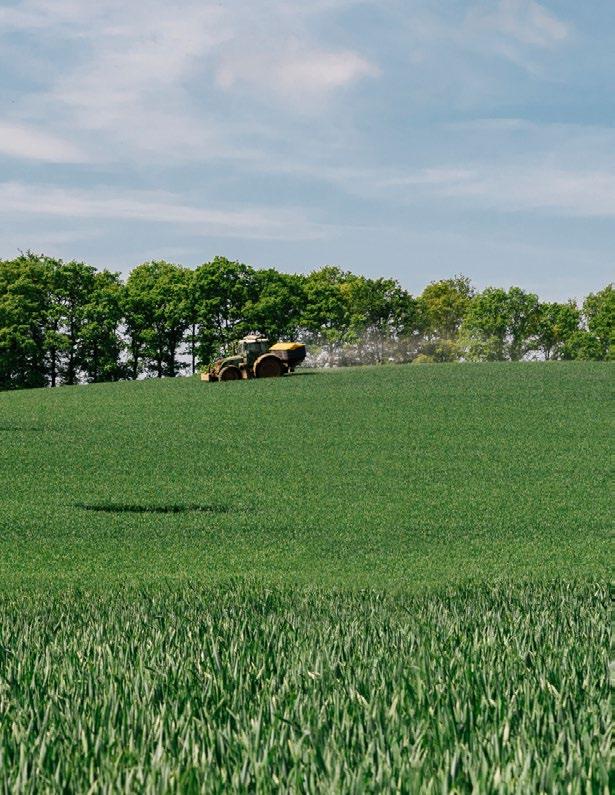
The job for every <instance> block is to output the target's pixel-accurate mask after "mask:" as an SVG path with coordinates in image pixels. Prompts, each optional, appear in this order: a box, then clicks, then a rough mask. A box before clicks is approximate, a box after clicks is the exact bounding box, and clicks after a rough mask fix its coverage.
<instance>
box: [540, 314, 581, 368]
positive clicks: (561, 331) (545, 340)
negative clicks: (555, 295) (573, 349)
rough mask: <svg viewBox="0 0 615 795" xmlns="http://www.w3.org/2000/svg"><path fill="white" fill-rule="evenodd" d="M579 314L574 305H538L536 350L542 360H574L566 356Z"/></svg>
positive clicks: (576, 328)
mask: <svg viewBox="0 0 615 795" xmlns="http://www.w3.org/2000/svg"><path fill="white" fill-rule="evenodd" d="M580 320H581V313H580V312H579V309H578V308H577V306H576V304H575V303H574V302H572V301H569V302H568V303H565V304H558V303H544V304H539V305H538V319H537V324H536V348H537V350H539V351H540V352H541V353H542V355H543V356H544V358H545V359H546V360H547V361H548V360H549V359H561V358H564V357H565V358H575V357H571V356H566V351H567V350H568V345H569V342H570V340H571V338H572V337H573V335H574V334H575V333H576V332H578V330H579V323H580Z"/></svg>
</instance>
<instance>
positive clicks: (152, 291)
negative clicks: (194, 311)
mask: <svg viewBox="0 0 615 795" xmlns="http://www.w3.org/2000/svg"><path fill="white" fill-rule="evenodd" d="M192 282H193V279H192V274H190V272H189V271H187V270H186V269H185V268H182V267H180V266H179V265H173V264H171V263H169V262H163V261H158V262H145V263H143V265H138V266H137V267H136V268H134V269H133V270H132V271H131V273H130V276H129V277H128V280H127V282H126V291H125V296H124V311H125V317H126V325H127V327H128V333H129V339H130V342H129V345H130V349H131V352H132V366H133V372H135V373H137V372H138V369H139V360H142V361H143V363H144V365H145V367H147V368H148V369H150V370H152V371H153V372H154V373H155V374H156V375H157V376H158V378H162V376H163V375H168V376H171V377H173V376H175V375H176V374H177V372H178V370H179V369H180V367H179V365H178V361H177V354H178V351H179V348H180V345H181V344H182V342H183V338H184V333H185V332H186V330H187V328H188V326H189V324H190V299H189V295H190V288H191V286H192Z"/></svg>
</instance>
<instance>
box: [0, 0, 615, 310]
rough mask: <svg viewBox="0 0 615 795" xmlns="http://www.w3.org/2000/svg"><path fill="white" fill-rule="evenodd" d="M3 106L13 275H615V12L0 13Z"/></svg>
mask: <svg viewBox="0 0 615 795" xmlns="http://www.w3.org/2000/svg"><path fill="white" fill-rule="evenodd" d="M0 100H1V106H0V107H1V108H2V110H1V112H0V256H1V257H11V256H13V255H14V254H15V253H16V252H17V251H18V250H19V249H27V248H30V249H33V250H35V251H43V252H45V253H48V254H52V255H56V256H61V257H64V258H68V259H70V258H76V259H82V260H86V261H88V262H91V263H93V264H95V265H98V266H108V267H110V268H112V269H114V270H120V271H123V272H126V271H127V270H128V269H129V268H130V267H132V266H134V265H136V264H138V263H139V262H142V261H145V260H148V259H155V258H165V259H169V260H172V261H176V262H181V263H183V264H185V265H196V264H198V263H200V262H203V261H205V260H208V259H210V258H211V257H213V256H214V255H216V254H223V255H225V256H227V257H229V258H232V259H240V260H243V261H244V262H247V263H249V264H252V265H255V266H259V267H260V266H263V267H264V266H276V267H278V268H280V269H282V270H286V271H301V272H306V271H309V270H311V269H312V268H314V267H317V266H320V265H323V264H337V265H339V266H340V267H342V268H348V269H351V270H353V271H355V272H357V273H364V274H366V275H371V276H379V275H386V276H394V277H396V278H397V279H399V280H400V282H401V283H402V284H403V285H404V286H405V287H407V288H408V289H410V290H411V291H413V292H418V291H420V290H421V289H422V287H423V286H424V285H425V284H426V283H427V282H429V281H431V280H433V279H437V278H441V277H446V276H451V275H453V274H455V273H464V274H467V275H468V276H470V277H471V278H472V279H473V281H474V282H475V283H476V284H477V285H478V286H480V287H482V286H485V285H487V284H497V285H501V286H505V287H506V286H509V285H510V284H519V285H521V286H523V287H526V288H528V289H532V290H534V291H536V292H538V293H539V294H540V295H541V296H542V297H544V298H553V299H561V298H566V297H575V296H577V297H581V296H582V295H583V294H585V293H587V292H588V291H590V290H595V289H598V288H600V287H601V286H603V285H604V284H605V283H606V282H608V281H611V280H612V278H613V273H614V272H615V267H614V266H615V247H614V243H615V130H614V127H613V121H614V116H615V2H614V0H591V2H586V3H582V2H578V0H561V1H558V0H544V2H537V1H536V0H490V1H489V2H487V1H486V0H466V2H462V1H461V0H431V2H427V0H405V2H402V1H401V0H373V1H372V0H311V1H310V2H305V1H304V2H298V1H295V0H263V1H262V2H257V1H256V0H252V2H247V0H220V2H208V0H177V1H176V2H173V3H169V2H165V1H164V0H140V2H138V3H137V2H134V3H127V2H126V0H122V1H121V2H120V0H98V2H96V3H94V2H84V1H83V0H19V1H18V2H0Z"/></svg>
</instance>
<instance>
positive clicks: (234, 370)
mask: <svg viewBox="0 0 615 795" xmlns="http://www.w3.org/2000/svg"><path fill="white" fill-rule="evenodd" d="M218 378H219V379H220V381H237V380H241V370H240V369H239V367H235V365H234V364H227V365H226V367H223V368H222V369H221V370H220V375H219V376H218Z"/></svg>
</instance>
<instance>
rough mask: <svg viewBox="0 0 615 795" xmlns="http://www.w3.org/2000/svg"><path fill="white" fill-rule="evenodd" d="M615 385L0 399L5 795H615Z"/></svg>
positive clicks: (171, 386) (442, 374) (69, 390)
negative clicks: (614, 697) (613, 486)
mask: <svg viewBox="0 0 615 795" xmlns="http://www.w3.org/2000/svg"><path fill="white" fill-rule="evenodd" d="M614 373H615V371H614V370H613V366H612V365H609V364H600V363H596V364H592V363H580V362H579V363H577V362H571V363H553V364H550V363H527V364H516V365H515V364H494V365H489V364H480V365H433V366H430V365H424V366H414V365H412V366H400V367H381V368H357V369H348V370H340V371H330V372H318V373H315V372H314V373H312V372H309V371H305V372H304V373H303V374H301V375H299V373H297V374H296V375H295V376H293V377H291V378H287V379H280V380H278V379H273V380H265V381H250V382H239V383H233V382H229V383H225V384H203V383H201V382H199V381H197V380H195V379H176V380H163V381H157V382H155V381H145V382H132V383H121V384H112V385H94V386H87V387H65V388H61V389H57V390H30V391H27V392H25V391H24V392H19V393H3V394H0V487H1V491H0V494H1V510H0V792H7V793H9V792H10V793H13V792H46V791H49V792H67V791H68V792H92V793H96V792H136V791H139V792H157V793H158V792H159V793H163V792H173V791H175V792H202V791H207V792H223V791H224V792H227V791H237V792H271V791H280V792H309V793H311V792H351V793H359V792H377V791H401V792H416V791H421V792H427V793H431V792H433V793H436V792H437V793H442V792H472V791H475V792H502V793H508V792H510V793H512V792H515V793H516V792H534V791H536V792H545V793H546V792H562V791H569V792H579V793H581V792H599V793H602V792H604V793H606V792H608V750H609V749H608V732H609V704H608V698H609V678H608V670H609V637H610V626H609V624H610V615H609V583H610V579H611V575H610V569H611V567H612V546H611V543H612V530H613V523H612V518H611V514H612V497H611V492H610V474H609V471H608V466H607V465H608V462H609V460H610V456H611V439H612V432H613V417H612V409H611V404H610V401H612V392H613V383H614V381H613V374H614Z"/></svg>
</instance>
